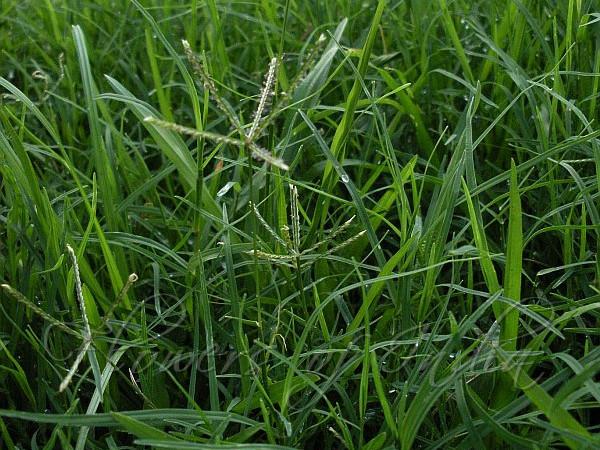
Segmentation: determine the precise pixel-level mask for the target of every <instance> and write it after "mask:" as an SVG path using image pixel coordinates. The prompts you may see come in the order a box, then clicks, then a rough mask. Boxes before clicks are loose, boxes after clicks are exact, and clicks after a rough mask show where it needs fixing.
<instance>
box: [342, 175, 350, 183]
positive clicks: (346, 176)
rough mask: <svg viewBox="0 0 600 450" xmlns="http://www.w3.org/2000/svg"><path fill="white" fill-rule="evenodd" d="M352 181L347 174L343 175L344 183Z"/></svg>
mask: <svg viewBox="0 0 600 450" xmlns="http://www.w3.org/2000/svg"><path fill="white" fill-rule="evenodd" d="M349 181H350V177H349V176H348V175H346V174H344V175H342V182H343V183H348V182H349Z"/></svg>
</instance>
